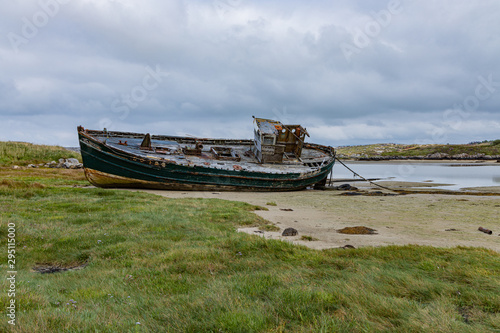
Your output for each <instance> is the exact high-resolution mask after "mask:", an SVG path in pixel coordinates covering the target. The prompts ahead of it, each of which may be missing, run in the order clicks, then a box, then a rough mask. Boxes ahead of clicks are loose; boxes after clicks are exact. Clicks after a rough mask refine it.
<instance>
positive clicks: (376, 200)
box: [145, 182, 500, 252]
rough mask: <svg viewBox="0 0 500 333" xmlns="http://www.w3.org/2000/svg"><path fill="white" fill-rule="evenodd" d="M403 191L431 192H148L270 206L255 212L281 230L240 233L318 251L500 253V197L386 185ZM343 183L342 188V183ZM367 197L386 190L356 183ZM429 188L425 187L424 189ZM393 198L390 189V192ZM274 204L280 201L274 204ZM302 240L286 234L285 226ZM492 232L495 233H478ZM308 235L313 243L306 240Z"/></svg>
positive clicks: (499, 189)
mask: <svg viewBox="0 0 500 333" xmlns="http://www.w3.org/2000/svg"><path fill="white" fill-rule="evenodd" d="M381 184H384V185H386V186H391V188H398V189H418V188H420V189H422V190H423V189H424V188H425V191H426V193H421V194H406V195H345V193H346V191H337V190H326V191H315V190H306V191H298V192H278V193H271V192H258V193H257V192H180V191H156V190H145V192H149V193H154V194H157V195H161V196H164V197H168V198H190V197H192V198H218V199H223V200H234V201H243V202H248V203H250V204H253V205H259V206H262V207H266V208H267V209H268V210H267V211H264V210H259V211H255V213H256V214H258V215H260V216H262V217H263V218H265V219H267V220H269V221H271V222H272V223H273V224H275V225H276V226H278V227H279V228H280V231H279V232H268V231H265V232H262V231H259V230H257V228H243V229H239V231H241V232H247V233H249V234H254V235H256V237H265V238H268V239H282V240H285V241H291V242H293V243H296V244H301V245H305V246H308V247H310V248H314V249H327V248H337V247H343V246H345V245H352V246H354V247H363V246H386V245H406V244H418V245H429V246H436V247H455V246H473V247H485V248H488V249H492V250H495V251H499V252H500V223H499V222H498V213H499V212H500V196H480V195H448V194H440V193H439V190H436V193H429V188H428V186H429V185H428V184H426V183H421V184H415V183H411V184H408V183H398V182H382V183H381ZM337 185H338V184H337ZM351 185H355V186H357V187H359V189H360V190H362V192H363V193H364V194H369V193H373V192H374V191H378V190H380V189H379V188H376V187H373V186H370V185H369V184H366V183H351ZM424 186H425V187H424ZM480 191H484V192H489V193H500V187H499V186H497V187H488V188H477V189H475V191H474V192H480ZM385 193H386V194H389V192H388V191H385ZM270 203H275V204H276V205H275V206H274V204H270ZM354 226H364V227H368V228H372V229H375V230H376V234H372V235H353V234H342V233H339V232H338V231H337V230H339V229H342V228H345V227H354ZM288 227H292V228H295V229H296V230H297V231H298V235H297V236H292V237H290V236H289V237H284V236H281V233H282V231H283V230H284V229H285V228H288ZM479 227H483V228H486V229H490V230H492V231H493V234H492V235H488V234H486V233H483V232H480V231H478V228H479ZM302 236H306V237H307V238H309V239H313V240H312V241H309V240H301V238H302Z"/></svg>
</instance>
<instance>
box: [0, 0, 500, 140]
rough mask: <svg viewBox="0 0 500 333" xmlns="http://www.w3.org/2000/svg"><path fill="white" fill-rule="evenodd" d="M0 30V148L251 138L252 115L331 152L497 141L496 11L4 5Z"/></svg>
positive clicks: (453, 5)
mask: <svg viewBox="0 0 500 333" xmlns="http://www.w3.org/2000/svg"><path fill="white" fill-rule="evenodd" d="M367 3H369V4H367ZM0 18H1V19H0V34H1V37H2V38H1V39H0V74H1V75H0V140H2V141H7V140H11V141H28V142H33V143H44V144H58V145H63V146H77V145H78V142H77V136H76V127H77V126H78V125H83V126H84V127H86V128H91V129H102V128H103V127H106V128H108V129H109V130H123V131H135V132H142V133H145V132H150V133H152V134H173V135H186V134H189V135H195V136H206V137H237V138H251V137H252V115H255V116H257V117H263V118H272V119H277V120H280V121H282V122H285V123H297V124H302V125H303V126H305V127H306V128H307V129H308V131H309V133H310V135H311V138H310V139H309V141H310V142H316V143H322V144H328V145H333V146H339V145H354V144H364V143H380V142H396V143H467V142H470V141H477V140H484V139H500V112H499V111H500V19H499V18H500V2H499V1H498V0H491V1H489V0H481V1H475V2H473V1H465V0H458V1H457V0H454V1H451V0H449V1H448V0H442V1H436V0H421V1H410V0H400V1H398V0H391V1H385V0H382V1H353V0H345V1H343V0H339V1H332V0H330V1H326V0H310V1H296V0H292V1H290V0H287V1H285V0H281V1H279V0H274V1H273V0H268V1H263V0H252V1H250V0H216V1H187V0H186V1H181V0H178V1H177V0H142V1H133V0H40V1H31V0H22V1H21V0H17V1H16V0H3V1H2V2H1V4H0Z"/></svg>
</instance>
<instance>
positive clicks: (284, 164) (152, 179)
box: [78, 118, 335, 191]
mask: <svg viewBox="0 0 500 333" xmlns="http://www.w3.org/2000/svg"><path fill="white" fill-rule="evenodd" d="M254 125H255V126H254V139H253V140H232V139H208V138H192V137H178V136H164V135H150V134H149V133H148V134H139V133H128V132H116V131H107V130H106V129H104V130H102V131H99V130H89V129H85V128H83V127H82V126H79V127H78V137H79V141H80V148H81V154H82V159H83V166H84V169H85V175H86V177H87V179H88V181H89V182H90V183H92V184H93V185H95V186H98V187H110V188H119V187H126V188H151V189H165V190H210V191H290V190H302V189H305V188H307V187H310V186H314V187H316V188H318V187H322V186H324V185H325V183H326V179H327V176H328V174H329V173H330V172H331V170H332V167H333V164H334V162H335V150H334V149H333V148H332V147H327V146H322V145H317V144H312V143H305V142H304V139H305V137H306V136H309V134H308V133H307V130H306V129H305V128H304V127H302V126H300V125H284V124H282V123H281V122H279V121H274V120H268V119H261V118H254Z"/></svg>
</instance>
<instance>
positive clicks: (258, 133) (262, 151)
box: [253, 118, 309, 163]
mask: <svg viewBox="0 0 500 333" xmlns="http://www.w3.org/2000/svg"><path fill="white" fill-rule="evenodd" d="M306 135H307V136H309V133H307V131H306V129H305V128H304V127H302V126H301V125H283V124H282V123H281V122H279V121H275V120H269V119H262V118H254V147H253V152H254V154H255V157H256V158H257V160H258V161H259V162H260V163H283V159H285V160H300V157H301V155H302V148H303V146H304V139H305V137H306Z"/></svg>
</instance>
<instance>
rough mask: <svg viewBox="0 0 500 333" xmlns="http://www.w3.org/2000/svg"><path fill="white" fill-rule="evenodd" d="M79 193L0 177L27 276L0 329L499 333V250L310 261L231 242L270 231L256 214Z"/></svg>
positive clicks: (351, 252) (391, 251) (276, 247)
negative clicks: (13, 313) (251, 230)
mask: <svg viewBox="0 0 500 333" xmlns="http://www.w3.org/2000/svg"><path fill="white" fill-rule="evenodd" d="M33 172H34V173H33ZM83 184H85V181H84V180H83V174H82V172H81V170H80V171H79V170H54V169H45V170H44V169H36V170H35V169H32V170H29V171H27V170H12V169H7V168H2V169H0V202H1V204H0V239H1V242H2V247H3V248H4V249H5V248H6V247H7V246H6V240H7V233H8V224H9V223H14V224H15V225H16V267H15V269H16V270H17V272H18V274H17V279H16V297H15V299H16V302H17V304H18V308H17V317H16V320H17V325H16V326H15V328H14V327H11V325H9V324H8V323H7V320H8V318H7V317H6V316H4V320H2V321H1V322H0V331H16V332H35V331H37V332H59V331H71V332H162V331H165V332H373V331H384V332H422V331H424V332H488V331H490V332H494V331H499V330H500V297H499V294H500V255H499V253H497V252H493V251H489V250H485V249H480V248H454V249H440V248H431V247H419V246H404V247H395V246H392V247H381V248H362V249H347V250H345V249H331V250H324V251H315V250H311V249H307V248H305V247H300V246H294V245H291V244H289V243H287V242H280V241H273V240H265V239H262V238H260V237H256V236H251V235H247V234H242V233H237V232H235V229H236V227H237V226H242V225H246V226H250V225H256V226H257V225H260V226H263V227H264V226H266V223H267V222H266V221H264V220H262V219H261V218H259V217H258V216H257V215H255V214H253V213H252V211H253V210H255V209H259V208H258V207H255V206H250V205H248V204H244V203H239V202H230V201H223V200H218V199H167V198H161V197H157V196H153V195H148V194H144V193H136V192H129V191H119V190H103V189H96V188H82V187H81V185H83ZM75 186H76V187H75ZM6 252H7V251H5V253H6ZM0 263H1V267H2V269H3V271H4V275H6V274H7V273H6V272H7V271H8V270H10V269H9V268H8V267H7V254H5V255H4V256H3V258H1V260H0ZM68 268H73V269H70V270H67V271H61V272H57V273H52V274H41V273H39V271H43V270H51V269H52V270H57V269H68ZM7 289H8V283H7V281H6V280H5V279H2V290H3V291H4V292H2V293H1V294H0V305H1V307H2V308H3V309H6V307H7V304H8V301H9V297H8V295H7V292H5V290H7Z"/></svg>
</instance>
